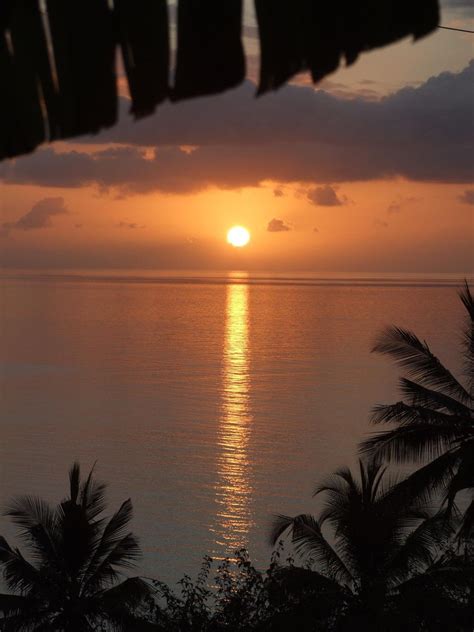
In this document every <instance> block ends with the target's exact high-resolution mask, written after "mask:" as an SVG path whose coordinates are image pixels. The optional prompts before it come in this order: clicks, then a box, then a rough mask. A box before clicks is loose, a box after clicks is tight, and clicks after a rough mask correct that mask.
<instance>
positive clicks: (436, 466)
mask: <svg viewBox="0 0 474 632" xmlns="http://www.w3.org/2000/svg"><path fill="white" fill-rule="evenodd" d="M460 299H461V301H462V303H463V305H464V308H465V310H466V313H467V318H466V323H465V326H464V330H463V332H462V339H461V344H462V354H463V367H464V371H463V373H464V375H463V380H462V381H459V380H458V379H457V378H456V377H455V376H454V375H453V374H452V373H451V372H450V371H449V370H448V369H447V368H446V367H444V366H443V365H442V364H441V362H440V361H439V360H438V358H437V357H436V356H435V355H434V354H433V353H432V351H431V349H430V347H429V346H428V344H427V343H426V342H425V341H422V340H420V339H419V338H418V337H417V336H416V335H415V334H413V333H412V332H410V331H408V330H405V329H401V328H397V327H391V328H388V329H387V330H385V331H384V332H382V333H381V334H380V336H379V337H378V339H377V341H376V344H375V347H374V349H373V351H375V352H377V353H382V354H385V355H388V356H390V357H392V358H393V359H394V360H395V362H396V363H397V365H398V366H399V367H400V369H402V370H403V372H404V373H405V375H406V377H402V378H401V379H400V387H401V393H402V396H403V399H402V400H401V401H399V402H396V403H394V404H383V405H377V406H376V407H375V408H374V411H373V417H372V420H373V422H374V423H376V424H379V425H388V428H387V429H384V430H382V431H381V432H377V433H375V434H374V435H373V436H371V437H369V438H368V439H366V440H365V441H363V443H362V444H361V446H360V457H361V458H360V461H359V471H358V472H357V473H355V472H351V471H350V470H349V469H348V468H346V467H342V468H340V469H338V470H337V471H336V472H334V474H333V475H332V476H330V477H329V478H327V479H326V480H324V481H322V483H320V484H319V486H318V487H317V488H316V490H315V495H316V494H317V495H320V496H321V498H322V501H323V502H322V509H321V511H320V513H319V515H318V516H316V517H315V516H312V515H310V514H302V515H299V516H295V517H289V516H278V517H276V518H275V521H274V525H273V529H272V532H271V534H269V538H270V542H271V544H272V545H273V546H274V550H273V554H272V557H271V563H270V565H269V567H268V569H267V570H266V571H264V572H261V571H259V570H257V569H256V568H255V567H254V566H253V565H252V563H251V560H250V559H249V556H248V553H247V551H245V550H240V551H237V552H236V554H235V559H233V560H230V559H225V560H223V561H222V560H221V561H219V562H217V566H216V563H215V562H214V561H213V560H212V559H211V558H210V557H205V558H204V560H203V564H202V567H201V569H200V571H199V573H198V575H197V579H196V580H195V581H193V580H191V578H190V577H189V576H186V575H185V576H184V577H183V579H182V580H181V581H180V582H179V583H178V589H177V590H173V589H171V588H170V587H169V586H167V585H166V584H165V583H163V582H160V581H158V580H156V579H153V578H144V577H139V576H131V575H132V569H133V567H134V566H135V564H136V562H137V560H138V559H139V556H140V547H139V543H138V540H137V538H136V536H135V535H134V534H133V532H132V531H131V530H130V521H131V519H132V503H131V501H130V499H128V500H126V501H125V502H123V503H122V505H121V506H120V508H119V509H118V510H117V511H116V512H115V513H114V514H113V515H112V516H111V517H107V518H104V512H105V510H106V507H107V504H106V499H105V485H104V484H103V483H101V482H99V481H97V480H96V479H95V476H94V471H93V470H92V471H91V472H90V473H89V475H88V476H87V477H86V478H85V479H83V478H82V477H81V471H80V467H79V465H78V464H74V465H73V466H72V468H71V470H70V473H69V495H68V496H67V497H66V498H65V499H64V500H63V501H61V502H60V503H59V504H58V505H57V506H55V507H51V506H50V505H48V504H47V503H46V502H44V501H43V500H41V499H39V498H36V497H33V496H22V497H17V498H14V499H13V500H12V501H11V502H10V504H9V505H8V506H7V507H6V508H5V511H4V513H5V515H6V516H7V517H9V519H10V520H11V521H12V523H13V524H14V525H15V527H16V529H17V533H18V537H19V540H20V541H21V543H22V547H23V548H21V549H20V548H16V547H13V546H11V545H10V544H9V543H8V542H7V541H6V539H5V538H4V537H1V536H0V567H1V571H2V573H3V583H4V586H6V588H7V590H8V592H6V593H4V594H0V631H4V632H33V631H37V632H86V631H108V630H112V631H115V630H116V631H130V632H132V631H133V632H139V631H142V630H143V632H147V631H157V632H158V631H167V632H168V631H169V632H224V631H233V630H235V631H237V632H238V631H242V632H243V631H249V632H252V631H254V632H283V631H286V630H298V631H301V632H316V631H320V630H321V631H328V632H349V631H353V630H354V631H356V630H357V631H358V630H364V631H367V632H376V631H382V630H383V631H387V632H397V631H402V630H403V631H404V632H421V631H430V632H438V631H439V632H445V631H447V630H449V631H450V632H472V630H473V629H474V494H473V490H474V417H473V405H472V404H473V381H474V299H473V297H472V294H471V291H470V289H469V286H468V284H467V282H466V284H465V287H464V288H463V289H462V290H461V291H460ZM407 465H410V466H412V467H414V468H418V469H413V471H412V473H411V474H408V475H405V476H402V475H400V474H397V466H403V468H404V469H405V468H406V466H407ZM286 547H290V548H289V549H287V548H286ZM286 550H290V552H291V553H290V555H289V556H288V555H287V554H285V553H284V551H286ZM23 551H24V553H23Z"/></svg>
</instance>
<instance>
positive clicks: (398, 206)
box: [387, 195, 420, 215]
mask: <svg viewBox="0 0 474 632" xmlns="http://www.w3.org/2000/svg"><path fill="white" fill-rule="evenodd" d="M419 201H420V198H418V197H414V196H403V195H399V196H398V197H397V198H396V199H395V200H393V201H392V202H390V204H389V205H388V207H387V213H388V214H389V215H393V214H394V213H399V212H400V211H401V210H402V208H403V207H404V206H408V205H409V204H414V203H415V202H419Z"/></svg>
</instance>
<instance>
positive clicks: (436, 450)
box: [361, 282, 474, 538]
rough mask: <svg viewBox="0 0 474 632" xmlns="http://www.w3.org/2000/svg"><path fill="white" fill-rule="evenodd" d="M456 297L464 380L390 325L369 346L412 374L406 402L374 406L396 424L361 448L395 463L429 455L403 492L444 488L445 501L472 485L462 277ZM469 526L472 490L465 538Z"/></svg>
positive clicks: (469, 347)
mask: <svg viewBox="0 0 474 632" xmlns="http://www.w3.org/2000/svg"><path fill="white" fill-rule="evenodd" d="M460 298H461V301H462V303H463V305H464V307H465V308H466V311H467V322H466V325H465V328H464V331H463V337H462V346H463V360H464V374H465V378H466V384H465V385H463V384H462V383H461V382H460V381H459V380H457V379H456V377H455V376H454V375H453V374H452V373H451V372H450V371H449V370H448V369H447V368H445V367H444V366H443V365H442V364H441V362H440V361H439V360H438V358H437V357H436V356H435V355H433V353H432V352H431V350H430V348H429V346H428V344H427V343H426V342H425V341H421V340H420V339H419V338H418V337H417V336H416V335H415V334H413V333H412V332H410V331H407V330H405V329H401V328H399V327H389V328H388V329H386V330H385V331H384V332H382V334H381V336H380V337H379V339H378V340H377V343H376V345H375V347H374V349H373V350H374V351H376V352H378V353H383V354H388V355H390V356H392V357H393V358H395V360H396V362H397V364H398V365H399V366H401V367H403V368H404V369H405V370H407V372H408V374H409V376H410V377H412V378H413V379H407V378H401V380H400V385H401V391H402V393H403V395H404V396H405V398H406V401H400V402H397V403H395V404H388V405H386V404H383V405H379V406H376V407H375V409H374V413H373V421H374V422H375V423H396V424H397V427H396V428H394V429H391V430H388V431H384V432H381V433H377V434H376V435H375V436H373V437H371V438H369V439H367V440H366V441H365V442H364V443H363V444H362V446H361V450H362V452H366V453H369V454H371V455H373V456H376V457H377V458H380V459H388V460H390V461H395V462H397V463H407V462H413V461H419V460H422V459H423V460H426V459H429V460H430V462H429V463H428V464H427V465H425V466H424V467H422V468H421V469H419V470H417V471H416V472H414V473H413V474H412V475H411V476H410V477H409V478H408V479H407V480H406V482H405V483H404V487H405V489H406V492H407V494H408V495H410V494H411V495H415V496H416V495H423V494H424V495H425V498H426V497H428V496H429V495H430V494H432V493H434V492H437V491H438V490H440V489H442V490H443V489H444V490H445V491H446V496H447V499H448V506H452V503H453V502H454V499H455V497H456V495H457V493H458V492H459V491H461V490H466V489H468V488H471V489H472V488H473V487H474V416H473V383H474V299H473V297H472V294H471V291H470V289H469V286H468V284H467V282H466V284H465V287H464V288H463V290H462V291H461V292H460ZM473 528H474V499H473V497H472V495H471V502H470V504H469V505H468V508H467V510H466V512H465V517H464V525H463V528H462V531H461V535H462V536H463V537H465V538H468V537H470V536H471V534H472V530H473Z"/></svg>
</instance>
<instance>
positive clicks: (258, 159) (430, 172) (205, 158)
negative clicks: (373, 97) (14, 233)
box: [0, 62, 474, 194]
mask: <svg viewBox="0 0 474 632" xmlns="http://www.w3.org/2000/svg"><path fill="white" fill-rule="evenodd" d="M473 81H474V62H473V63H471V64H470V65H469V66H468V67H467V68H466V69H465V70H463V71H462V72H460V73H457V74H454V73H450V72H445V73H442V74H440V75H438V76H437V77H433V78H431V79H429V80H428V81H427V82H426V83H424V84H422V85H421V86H419V87H416V88H414V87H410V88H404V89H403V90H400V91H398V92H397V93H395V94H393V95H391V96H389V97H386V98H384V99H382V100H380V101H379V102H376V103H375V102H367V101H364V100H362V99H352V100H344V99H338V98H337V97H335V96H332V95H329V94H327V93H325V92H323V91H321V90H314V89H312V88H307V87H298V86H288V87H286V88H285V89H283V90H281V91H280V92H278V93H277V94H271V95H267V96H265V97H263V98H261V99H258V100H255V99H254V98H253V94H254V88H255V87H254V86H253V85H252V84H250V83H249V82H247V83H245V84H244V85H243V86H242V87H241V88H239V89H238V90H234V91H229V92H227V93H224V94H223V95H219V96H215V97H212V98H210V99H204V98H203V99H195V100H190V101H187V102H183V103H179V104H173V105H169V104H168V105H164V106H163V107H162V108H160V109H159V110H158V113H157V115H156V116H154V117H149V118H147V119H143V120H142V121H139V122H136V123H134V122H132V121H131V119H130V118H129V117H126V118H124V117H122V120H121V122H120V123H119V125H118V126H116V127H115V128H112V129H110V130H107V131H106V132H104V133H102V134H100V135H98V136H96V137H94V138H92V137H88V138H86V139H84V140H85V141H86V142H90V143H97V142H99V143H116V145H115V146H113V147H112V148H109V149H107V150H105V151H104V150H100V151H97V152H95V153H93V154H92V153H87V152H84V151H81V152H79V151H70V152H61V153H60V154H59V153H56V152H55V151H54V150H53V149H51V148H47V149H43V150H40V151H38V152H36V153H34V154H31V155H29V156H25V157H23V158H21V159H17V160H13V161H9V162H5V163H2V165H0V178H2V179H3V181H4V182H7V183H17V184H20V183H24V184H37V185H43V186H57V187H72V186H74V187H77V186H85V185H95V186H97V187H98V188H99V190H101V191H107V190H108V189H109V188H114V189H116V190H119V191H120V193H121V194H129V193H134V192H148V191H163V192H169V193H187V192H192V191H198V190H202V189H204V188H206V187H210V186H216V187H220V188H224V189H225V188H236V187H244V186H259V185H260V184H261V183H262V182H263V181H265V180H272V181H277V182H281V183H286V182H293V183H295V182H301V183H303V182H305V183H314V182H333V183H338V182H345V181H363V180H373V179H381V178H391V177H396V176H402V177H405V178H408V179H411V180H417V181H436V182H452V183H456V182H457V183H465V182H469V181H471V179H472V175H473V171H474V169H473V163H472V155H473V132H474V128H473V125H472V111H471V110H472V82H473ZM127 107H128V105H127V104H126V102H125V101H123V104H122V109H124V108H127ZM190 146H192V147H197V149H195V150H194V151H192V152H189V151H187V149H186V148H189V147H190ZM144 147H148V150H147V151H145V150H144V149H143V148H144Z"/></svg>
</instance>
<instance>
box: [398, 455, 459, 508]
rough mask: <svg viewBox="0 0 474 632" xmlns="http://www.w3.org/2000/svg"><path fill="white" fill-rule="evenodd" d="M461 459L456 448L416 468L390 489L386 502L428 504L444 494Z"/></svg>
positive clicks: (401, 504)
mask: <svg viewBox="0 0 474 632" xmlns="http://www.w3.org/2000/svg"><path fill="white" fill-rule="evenodd" d="M461 459H462V455H461V451H460V448H457V449H455V450H450V451H448V452H445V453H444V454H442V455H441V456H439V457H438V458H437V459H434V460H433V461H431V462H430V463H427V464H426V465H424V466H423V467H421V468H418V469H416V470H415V471H414V472H412V473H411V474H410V475H409V476H407V477H406V478H405V479H403V480H402V481H400V482H399V483H397V484H396V485H395V486H394V487H393V488H392V489H391V490H390V492H389V496H388V502H389V503H390V504H391V506H393V507H404V506H414V505H415V504H418V506H429V504H430V503H431V502H432V499H433V498H435V497H438V496H440V495H446V493H447V490H448V489H449V485H450V482H451V480H452V478H453V475H454V473H455V472H456V471H457V469H458V467H459V463H460V462H461Z"/></svg>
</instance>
